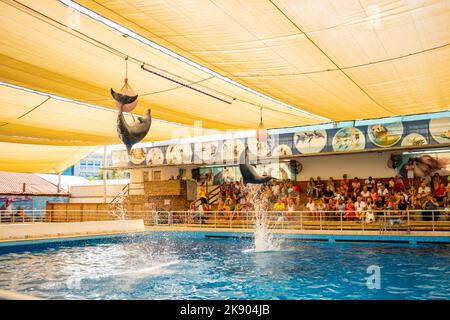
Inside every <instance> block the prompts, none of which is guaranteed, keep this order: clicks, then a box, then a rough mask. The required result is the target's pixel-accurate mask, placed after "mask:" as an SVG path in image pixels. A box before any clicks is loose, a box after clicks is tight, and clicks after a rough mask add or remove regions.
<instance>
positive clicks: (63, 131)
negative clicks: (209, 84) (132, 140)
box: [0, 85, 194, 146]
mask: <svg viewBox="0 0 450 320" xmlns="http://www.w3.org/2000/svg"><path fill="white" fill-rule="evenodd" d="M117 114H118V113H117V111H115V110H112V109H107V108H100V107H95V106H92V105H87V104H79V103H75V102H69V101H62V100H57V99H55V98H50V97H48V96H46V95H42V94H38V93H34V92H30V91H24V90H21V89H17V88H11V87H8V86H5V85H0V141H3V142H15V143H30V144H44V145H67V146H77V145H79V146H82V145H91V146H95V145H108V144H120V143H121V142H120V140H119V138H118V135H117V130H116V121H117ZM126 119H127V121H128V122H131V121H132V119H131V115H128V116H126ZM193 134H194V133H193V128H192V127H188V126H184V125H178V124H174V123H168V122H165V121H158V120H154V121H153V122H152V126H151V129H150V132H149V134H147V137H146V138H145V141H158V140H170V139H173V138H177V137H179V136H186V137H190V136H192V135H193Z"/></svg>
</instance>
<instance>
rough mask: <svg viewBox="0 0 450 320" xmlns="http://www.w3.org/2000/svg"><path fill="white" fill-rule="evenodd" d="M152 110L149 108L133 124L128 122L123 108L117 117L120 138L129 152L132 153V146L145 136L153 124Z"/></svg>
mask: <svg viewBox="0 0 450 320" xmlns="http://www.w3.org/2000/svg"><path fill="white" fill-rule="evenodd" d="M151 112H152V111H151V110H150V109H148V110H147V113H146V115H145V116H144V117H138V118H137V120H135V121H134V122H133V123H132V124H128V123H127V121H126V120H125V117H124V115H123V111H122V108H120V110H119V116H118V117H117V133H118V134H119V138H120V140H122V142H123V144H124V145H125V146H126V147H127V151H128V154H131V148H132V147H133V145H134V144H136V143H138V142H139V141H141V140H142V139H144V138H145V136H146V135H147V133H148V131H149V130H150V125H151V124H152V116H151Z"/></svg>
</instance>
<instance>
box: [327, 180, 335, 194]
mask: <svg viewBox="0 0 450 320" xmlns="http://www.w3.org/2000/svg"><path fill="white" fill-rule="evenodd" d="M327 187H329V188H330V190H331V191H333V192H335V191H336V185H335V182H334V179H333V177H329V178H328V181H327Z"/></svg>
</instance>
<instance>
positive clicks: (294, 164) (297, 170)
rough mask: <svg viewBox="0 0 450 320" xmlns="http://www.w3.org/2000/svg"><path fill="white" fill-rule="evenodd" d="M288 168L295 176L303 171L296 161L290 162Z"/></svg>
mask: <svg viewBox="0 0 450 320" xmlns="http://www.w3.org/2000/svg"><path fill="white" fill-rule="evenodd" d="M289 167H290V168H291V170H292V172H294V173H295V174H296V175H297V174H299V173H300V172H301V171H302V169H303V165H302V164H301V163H300V162H299V161H297V160H290V161H289Z"/></svg>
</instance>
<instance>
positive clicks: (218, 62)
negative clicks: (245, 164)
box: [0, 0, 450, 172]
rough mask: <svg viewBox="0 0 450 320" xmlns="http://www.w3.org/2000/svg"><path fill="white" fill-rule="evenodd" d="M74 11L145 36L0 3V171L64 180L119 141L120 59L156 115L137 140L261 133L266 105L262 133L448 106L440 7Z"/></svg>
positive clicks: (119, 5) (25, 1)
mask: <svg viewBox="0 0 450 320" xmlns="http://www.w3.org/2000/svg"><path fill="white" fill-rule="evenodd" d="M77 3H78V4H81V5H82V6H85V7H86V8H88V9H90V10H92V11H94V12H96V13H98V14H99V15H100V16H101V17H105V18H107V19H110V20H111V21H113V22H115V23H117V24H119V25H120V26H123V27H125V28H128V30H130V31H133V32H135V33H137V34H138V35H140V36H142V37H143V38H136V37H133V36H130V34H129V33H128V31H127V30H120V31H119V30H117V29H114V28H113V27H111V26H110V25H107V24H105V22H104V21H103V22H102V21H99V19H98V18H96V17H94V16H92V15H91V16H88V15H86V14H84V13H79V12H78V11H76V10H73V9H71V8H70V7H68V6H67V5H66V4H68V5H72V4H73V2H71V1H69V0H63V1H56V0H48V1H34V0H3V1H2V2H0V12H2V14H1V15H0V81H1V82H2V83H3V84H0V110H1V112H0V170H12V171H36V172H58V170H59V171H61V170H63V169H64V168H65V167H67V166H70V165H72V164H73V163H75V162H77V161H78V160H79V159H80V158H82V157H83V156H84V155H86V154H87V153H89V152H90V151H92V150H93V146H98V145H104V144H116V143H120V142H119V140H118V138H117V134H116V129H115V125H116V117H117V110H116V107H115V104H114V101H113V100H112V98H111V96H110V94H109V89H110V88H111V87H113V88H114V89H116V90H119V89H120V87H121V86H122V85H123V81H124V78H125V57H127V56H128V57H129V58H128V78H129V83H130V85H131V87H132V88H133V90H134V91H135V92H136V93H138V94H139V96H140V97H139V103H138V106H137V108H136V109H135V110H134V111H133V112H134V113H135V114H144V113H145V111H146V109H148V108H151V109H152V115H153V117H154V118H155V121H154V122H153V124H152V128H151V131H150V133H149V134H148V135H147V137H146V138H145V140H144V141H155V140H167V139H171V138H173V137H174V136H177V135H178V132H179V131H182V132H184V133H187V135H191V133H192V130H193V129H192V125H194V123H195V122H196V121H200V122H201V125H202V126H203V127H204V128H213V129H218V130H226V129H232V130H235V129H256V127H257V126H258V124H259V117H260V113H259V110H260V107H261V108H263V117H264V125H265V126H266V127H267V128H280V127H289V126H301V125H311V124H319V123H324V122H329V121H340V120H354V119H367V118H379V117H386V116H394V115H406V114H415V113H427V112H435V111H443V110H448V109H449V104H450V2H449V1H448V0H440V1H438V0H428V1H413V0H410V1H408V0H402V1H400V0H398V1H397V0H396V1H394V0H385V1H382V0H377V1H367V0H362V1H356V0H343V1H331V0H330V1H325V0H323V1H309V0H308V1H295V0H271V1H265V0H264V1H261V0H245V1H244V0H213V1H209V0H208V1H206V0H196V1H182V0H179V1H175V0H173V1H138V0H134V1H131V0H127V1H118V0H117V1H116V0H95V1H93V0H78V1H77ZM77 10H79V9H77ZM142 39H145V40H147V41H148V40H151V41H153V42H154V44H157V45H151V44H150V45H149V43H148V42H146V41H143V40H142ZM158 45H161V46H163V47H164V48H167V49H170V50H172V51H173V52H175V53H174V54H170V53H169V54H168V53H167V52H165V51H164V50H162V49H161V48H160V47H158ZM176 54H179V55H180V56H181V57H180V56H177V55H176ZM184 57H185V58H187V59H190V60H192V61H193V62H194V63H192V62H189V61H187V60H185V59H184ZM195 63H197V64H198V65H195ZM142 65H144V67H145V68H147V69H148V70H150V71H152V72H154V73H155V72H156V73H158V74H159V75H160V76H158V75H155V74H154V73H150V72H146V71H145V70H143V69H142V68H141V67H142ZM204 67H206V68H209V69H210V70H206V69H205V68H204ZM223 76H225V77H227V78H229V79H231V80H232V81H235V83H233V82H232V81H229V80H228V79H226V78H224V77H223ZM170 79H171V80H175V82H174V81H171V80H170ZM182 84H185V85H190V86H191V87H192V88H193V89H196V90H198V91H195V90H193V89H190V88H187V87H186V86H183V85H182ZM14 86H20V87H21V88H22V89H21V88H18V87H14ZM23 89H25V90H23ZM27 89H31V90H36V91H38V92H32V91H30V90H27ZM199 91H201V92H199ZM43 93H48V94H52V95H54V96H48V95H45V94H43ZM55 96H56V98H55ZM58 97H60V98H61V97H62V98H67V99H73V100H76V101H75V102H74V101H68V100H64V99H59V98H58ZM79 102H81V103H79ZM96 106H97V107H96ZM128 119H130V117H128ZM156 119H160V120H161V121H158V120H156ZM197 124H199V123H197ZM4 150H5V151H4ZM14 157H15V159H16V160H15V162H14V160H13V158H14Z"/></svg>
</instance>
